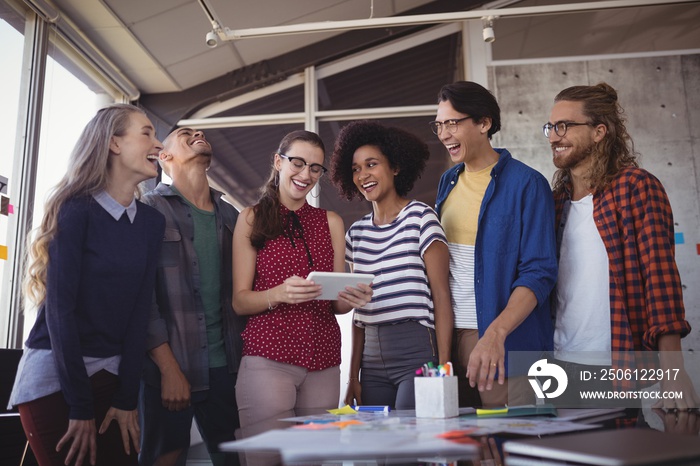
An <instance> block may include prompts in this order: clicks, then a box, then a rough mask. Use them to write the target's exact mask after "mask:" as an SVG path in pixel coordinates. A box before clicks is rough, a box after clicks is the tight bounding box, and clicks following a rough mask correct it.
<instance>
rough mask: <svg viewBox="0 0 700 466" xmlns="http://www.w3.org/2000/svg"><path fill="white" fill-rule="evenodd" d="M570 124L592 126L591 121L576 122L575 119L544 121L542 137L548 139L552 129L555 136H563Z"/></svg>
mask: <svg viewBox="0 0 700 466" xmlns="http://www.w3.org/2000/svg"><path fill="white" fill-rule="evenodd" d="M572 126H593V123H576V122H575V121H557V122H556V123H545V124H544V126H542V133H543V134H544V137H546V138H548V139H549V136H550V135H551V134H552V130H554V133H555V134H556V135H557V136H559V137H560V138H563V137H564V135H565V134H566V131H567V130H568V129H569V128H570V127H572Z"/></svg>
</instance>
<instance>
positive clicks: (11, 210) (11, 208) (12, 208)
mask: <svg viewBox="0 0 700 466" xmlns="http://www.w3.org/2000/svg"><path fill="white" fill-rule="evenodd" d="M7 213H8V214H14V213H15V206H13V205H12V204H8V205H7Z"/></svg>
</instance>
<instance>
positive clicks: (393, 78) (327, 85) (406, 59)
mask: <svg viewBox="0 0 700 466" xmlns="http://www.w3.org/2000/svg"><path fill="white" fill-rule="evenodd" d="M458 38H459V35H458V34H453V35H450V36H447V37H443V38H440V39H436V40H434V41H431V42H428V43H426V44H423V45H420V46H418V47H413V48H412V49H409V50H406V51H403V52H400V53H397V54H394V55H391V56H389V57H385V58H382V59H380V60H375V61H373V62H370V63H367V64H365V65H362V66H359V67H357V68H353V69H351V70H348V71H345V72H343V73H338V74H336V75H333V76H330V77H328V78H325V79H322V80H319V83H318V89H319V91H318V94H319V103H318V107H319V110H338V109H350V108H374V107H397V106H404V105H431V104H436V101H437V93H438V91H439V90H440V88H441V87H442V86H443V85H444V84H446V83H449V82H452V81H454V76H455V68H456V67H457V66H458V62H457V60H456V59H455V56H456V54H457V47H458V46H459V42H458Z"/></svg>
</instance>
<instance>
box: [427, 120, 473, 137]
mask: <svg viewBox="0 0 700 466" xmlns="http://www.w3.org/2000/svg"><path fill="white" fill-rule="evenodd" d="M470 118H471V117H470V116H467V117H464V118H457V119H452V120H445V121H431V122H429V123H428V126H430V129H431V130H432V132H433V133H435V135H436V136H440V133H441V132H442V128H443V127H445V128H447V131H449V132H450V134H455V133H456V132H457V125H458V124H459V122H460V121H464V120H468V119H470Z"/></svg>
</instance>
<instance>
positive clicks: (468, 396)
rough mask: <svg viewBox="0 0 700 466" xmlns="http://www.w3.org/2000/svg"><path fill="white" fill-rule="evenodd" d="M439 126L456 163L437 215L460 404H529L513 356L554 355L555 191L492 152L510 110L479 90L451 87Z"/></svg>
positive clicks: (442, 98)
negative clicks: (444, 243) (443, 239)
mask: <svg viewBox="0 0 700 466" xmlns="http://www.w3.org/2000/svg"><path fill="white" fill-rule="evenodd" d="M430 126H431V129H432V130H433V132H434V133H435V134H436V135H437V136H438V138H439V139H440V142H442V143H443V144H444V145H445V148H446V149H447V151H448V152H449V155H450V159H451V160H452V162H454V163H455V166H454V167H452V168H450V169H449V170H447V171H446V172H445V173H444V174H443V175H442V178H441V179H440V184H439V186H438V195H437V203H436V211H437V212H438V215H439V216H440V221H441V222H442V224H443V227H444V229H445V234H446V235H447V240H448V247H449V249H450V289H451V292H452V301H453V309H454V313H455V335H454V338H453V353H452V358H453V363H454V364H455V372H456V374H457V375H458V376H460V404H461V405H468V406H475V405H476V406H478V405H484V406H503V405H505V404H511V405H513V404H523V403H526V402H529V401H530V400H531V398H532V397H533V395H534V393H533V392H532V389H531V387H530V386H529V384H528V383H527V380H526V379H525V378H524V377H520V378H519V379H517V380H516V379H513V380H512V382H511V387H510V393H511V396H510V397H509V388H508V383H506V375H512V374H510V373H508V372H507V354H508V351H543V350H551V348H552V323H551V318H550V311H549V294H550V292H551V290H552V288H553V286H554V283H555V280H556V277H557V261H556V246H555V234H554V203H553V199H552V192H551V189H550V187H549V184H548V183H547V180H546V179H545V178H544V177H543V176H542V175H541V174H540V173H538V172H537V171H535V170H533V169H532V168H530V167H528V166H526V165H525V164H523V163H521V162H519V161H517V160H515V159H513V158H512V157H511V155H510V153H509V152H508V151H507V150H505V149H494V148H492V147H491V136H493V135H494V134H495V133H496V132H498V130H499V129H500V127H501V120H500V108H499V106H498V103H497V102H496V99H495V98H494V97H493V95H492V94H491V93H490V92H489V91H488V90H486V89H485V88H484V87H482V86H480V85H479V84H476V83H473V82H466V81H461V82H456V83H453V84H448V85H445V86H443V88H442V89H441V90H440V92H439V94H438V111H437V116H436V120H435V121H432V122H430ZM518 369H520V371H521V372H526V371H527V368H518ZM465 376H466V377H467V379H465ZM494 380H498V384H494ZM467 381H468V383H467ZM514 382H515V383H517V384H518V387H517V389H514V388H515V387H513V386H512V384H513V383H514ZM477 385H478V392H477V391H476V390H475V387H476V386H477ZM533 399H534V398H533Z"/></svg>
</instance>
